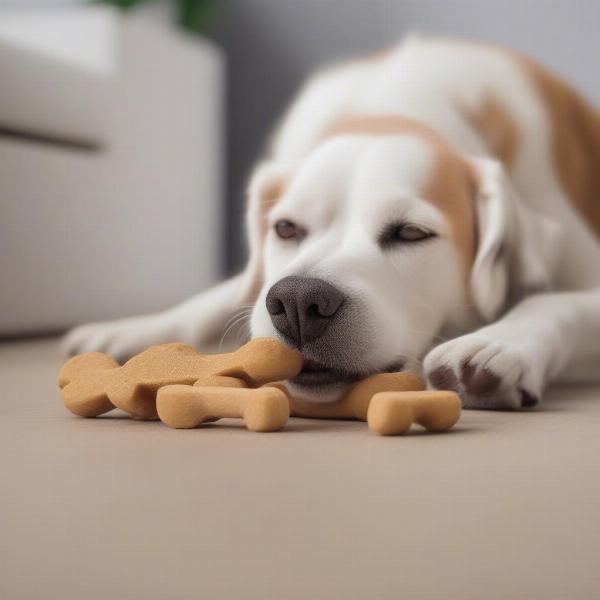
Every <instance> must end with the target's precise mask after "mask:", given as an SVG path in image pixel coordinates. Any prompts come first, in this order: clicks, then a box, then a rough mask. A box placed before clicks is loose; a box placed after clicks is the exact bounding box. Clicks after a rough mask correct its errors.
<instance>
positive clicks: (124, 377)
mask: <svg viewBox="0 0 600 600" xmlns="http://www.w3.org/2000/svg"><path fill="white" fill-rule="evenodd" d="M301 368H302V355H301V354H300V353H299V352H298V351H297V350H294V349H292V348H290V347H288V346H286V345H284V344H282V343H280V342H278V341H277V340H274V339H270V338H259V339H255V340H252V341H251V342H249V343H248V344H246V345H245V346H242V347H241V348H240V349H239V350H237V351H236V352H232V353H230V354H217V355H205V354H201V353H200V352H198V351H197V350H196V349H195V348H193V347H192V346H188V345H186V344H178V343H175V344H163V345H160V346H153V347H151V348H149V349H148V350H146V351H144V352H142V353H141V354H138V355H137V356H134V357H133V358H132V359H130V360H129V361H127V362H126V363H125V364H124V365H123V366H120V365H119V363H117V362H116V361H115V360H114V359H112V358H111V357H110V356H108V355H106V354H102V353H100V352H90V353H87V354H81V355H79V356H75V357H73V358H71V359H70V360H69V361H67V362H66V363H65V365H64V366H63V368H62V369H61V371H60V373H59V385H60V387H61V389H62V397H63V400H64V403H65V405H66V407H67V408H68V409H69V410H70V411H71V412H73V413H75V414H76V415H80V416H84V417H95V416H98V415H101V414H103V413H105V412H108V411H110V410H112V409H113V408H115V407H119V408H121V409H122V410H124V411H125V412H127V413H129V414H130V415H131V416H133V417H134V418H138V419H156V418H157V417H158V413H157V411H156V393H157V391H158V390H159V389H160V388H161V387H163V386H165V385H174V384H185V385H192V384H196V383H197V384H198V385H210V386H212V387H215V386H223V387H237V388H238V391H239V388H243V387H251V388H255V387H259V386H261V385H263V384H265V383H268V382H270V381H277V380H280V379H289V378H293V377H295V376H296V375H297V374H298V373H299V372H300V370H301Z"/></svg>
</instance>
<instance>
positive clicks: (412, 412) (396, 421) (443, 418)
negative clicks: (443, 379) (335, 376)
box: [367, 391, 461, 435]
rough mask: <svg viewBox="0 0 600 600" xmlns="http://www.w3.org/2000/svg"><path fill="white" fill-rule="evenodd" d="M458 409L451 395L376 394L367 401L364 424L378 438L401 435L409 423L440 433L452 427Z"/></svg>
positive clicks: (459, 405) (454, 394)
mask: <svg viewBox="0 0 600 600" xmlns="http://www.w3.org/2000/svg"><path fill="white" fill-rule="evenodd" d="M460 410H461V401H460V397H459V396H458V394H456V393H455V392H443V391H421V392H397V391H392V392H380V393H378V394H375V395H374V396H373V398H372V399H371V403H370V404H369V410H368V412H367V423H368V424H369V428H370V429H371V430H372V431H375V432H377V433H379V434H381V435H401V434H403V433H406V432H407V431H408V430H409V429H410V426H411V425H412V424H413V423H418V424H419V425H422V426H423V427H425V429H427V431H431V432H440V431H446V430H448V429H450V428H452V427H453V426H454V425H455V424H456V422H457V421H458V419H459V418H460Z"/></svg>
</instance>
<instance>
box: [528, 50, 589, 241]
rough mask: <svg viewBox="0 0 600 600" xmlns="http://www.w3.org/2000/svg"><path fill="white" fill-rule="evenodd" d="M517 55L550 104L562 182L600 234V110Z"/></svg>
mask: <svg viewBox="0 0 600 600" xmlns="http://www.w3.org/2000/svg"><path fill="white" fill-rule="evenodd" d="M517 57H518V59H519V60H520V62H521V64H523V66H524V68H525V70H526V72H527V73H528V74H529V76H530V77H531V79H532V81H533V82H534V84H535V86H536V87H537V88H538V90H539V92H540V94H541V95H542V97H543V99H544V101H545V103H546V106H547V108H548V113H549V115H550V120H551V123H552V154H553V159H554V165H555V168H556V171H557V172H558V175H559V179H560V182H561V184H562V186H563V188H564V190H565V192H566V193H567V195H568V196H569V198H570V199H571V201H572V202H573V205H574V206H575V208H576V209H577V210H578V211H579V213H580V214H581V215H582V217H583V218H584V219H585V220H586V221H587V222H588V224H589V225H590V226H591V228H592V229H593V230H594V231H595V233H596V234H597V235H598V236H599V237H600V111H598V110H597V109H596V108H595V107H594V106H592V105H591V104H589V103H588V102H587V101H586V100H585V99H584V98H583V97H582V96H580V95H579V94H578V93H577V92H576V91H575V90H574V89H573V88H571V87H570V86H569V85H568V84H566V83H565V82H563V81H561V80H560V79H559V78H558V77H556V76H555V75H554V74H552V73H550V72H549V71H547V70H546V69H545V68H543V67H542V66H540V65H539V64H537V63H536V62H534V61H533V60H531V59H529V58H527V57H525V56H521V55H518V54H517Z"/></svg>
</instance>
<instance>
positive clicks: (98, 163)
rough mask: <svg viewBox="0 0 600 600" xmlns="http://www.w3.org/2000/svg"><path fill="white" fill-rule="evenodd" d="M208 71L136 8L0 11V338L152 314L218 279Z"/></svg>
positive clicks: (202, 56)
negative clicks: (129, 12)
mask: <svg viewBox="0 0 600 600" xmlns="http://www.w3.org/2000/svg"><path fill="white" fill-rule="evenodd" d="M223 70H224V69H223V57H222V55H221V53H220V51H219V50H218V49H216V48H215V47H214V46H213V45H212V44H210V43H208V42H205V41H203V40H200V39H198V38H197V37H193V36H189V35H186V34H184V33H182V32H181V31H179V30H177V29H176V28H175V26H174V25H172V24H171V23H170V22H168V20H166V19H157V18H155V15H152V14H150V15H148V14H147V13H145V12H144V11H142V12H140V13H133V14H132V15H131V16H127V17H125V16H123V14H122V13H121V12H119V11H117V10H113V9H110V8H107V7H97V6H93V7H89V6H87V7H73V8H69V9H64V10H60V11H57V10H56V9H54V10H52V11H40V10H36V11H26V12H24V11H17V12H14V11H13V12H3V13H2V14H0V77H1V79H2V82H3V84H2V87H1V88H0V282H1V283H0V334H13V333H23V332H33V331H42V330H55V329H62V328H64V327H67V326H70V325H73V324H75V323H79V322H82V321H87V320H96V319H106V318H113V317H118V316H124V315H128V314H134V313H142V312H150V311H155V310H158V309H160V308H163V307H166V306H168V305H170V304H173V303H175V302H177V301H179V300H182V299H183V298H185V297H187V296H189V295H191V294H193V293H194V292H196V291H198V290H199V289H201V288H203V287H206V286H208V285H210V284H211V283H212V282H213V281H214V280H215V279H216V278H217V276H218V273H219V267H220V265H219V256H220V252H219V250H220V248H219V243H220V239H221V238H222V236H221V202H220V200H221V193H220V180H221V174H220V173H221V171H220V166H221V151H222V147H221V144H222V105H223V90H222V88H223Z"/></svg>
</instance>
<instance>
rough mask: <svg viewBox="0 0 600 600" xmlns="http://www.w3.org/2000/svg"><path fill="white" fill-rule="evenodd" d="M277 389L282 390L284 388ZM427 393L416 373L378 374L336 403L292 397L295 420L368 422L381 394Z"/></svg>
mask: <svg viewBox="0 0 600 600" xmlns="http://www.w3.org/2000/svg"><path fill="white" fill-rule="evenodd" d="M269 385H277V386H278V387H281V388H282V389H285V387H283V384H281V383H277V384H269ZM424 389H425V384H424V382H423V380H422V379H421V378H420V377H419V376H418V375H415V374H414V373H410V372H408V371H402V372H400V373H378V374H376V375H371V376H370V377H367V378H366V379H363V380H361V381H359V382H357V383H355V384H354V385H353V386H352V387H351V388H350V389H349V390H348V392H347V393H346V394H345V395H344V396H343V397H342V398H341V399H340V400H338V401H336V402H306V401H303V400H299V399H297V398H293V397H290V404H291V409H292V416H294V417H309V418H317V419H356V420H358V421H366V420H367V411H368V410H369V404H370V402H371V398H373V396H374V395H375V394H377V393H379V392H389V391H393V392H400V391H411V392H417V391H420V390H424Z"/></svg>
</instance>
